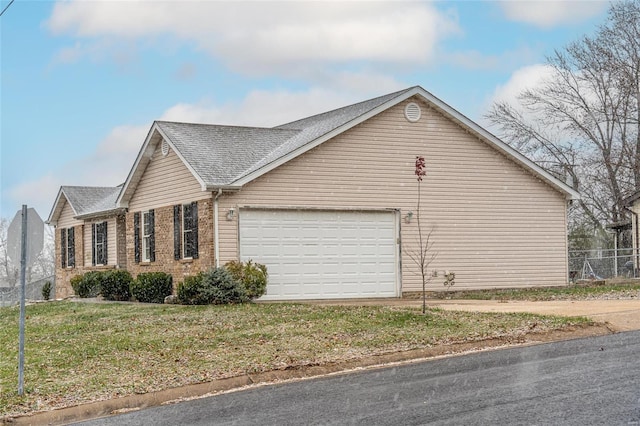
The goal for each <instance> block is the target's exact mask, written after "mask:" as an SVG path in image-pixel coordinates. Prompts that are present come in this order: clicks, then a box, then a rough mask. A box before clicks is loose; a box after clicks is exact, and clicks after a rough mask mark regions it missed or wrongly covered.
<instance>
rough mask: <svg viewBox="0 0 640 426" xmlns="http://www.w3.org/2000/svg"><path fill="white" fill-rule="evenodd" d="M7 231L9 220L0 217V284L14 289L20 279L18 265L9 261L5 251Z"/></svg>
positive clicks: (7, 253)
mask: <svg viewBox="0 0 640 426" xmlns="http://www.w3.org/2000/svg"><path fill="white" fill-rule="evenodd" d="M8 230H9V220H8V219H5V218H3V217H0V283H5V284H6V285H8V286H9V287H15V286H16V284H17V283H18V279H19V278H20V276H19V274H20V270H19V269H18V265H17V264H16V263H14V262H12V261H11V259H9V252H8V250H7V231H8Z"/></svg>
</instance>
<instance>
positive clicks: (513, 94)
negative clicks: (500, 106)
mask: <svg viewBox="0 0 640 426" xmlns="http://www.w3.org/2000/svg"><path fill="white" fill-rule="evenodd" d="M552 74H553V68H552V67H551V66H549V65H544V64H534V65H529V66H526V67H523V68H520V69H518V70H516V71H515V72H514V73H513V74H512V75H511V78H509V80H508V81H507V82H506V83H505V84H502V85H499V86H498V87H496V89H495V91H494V92H493V95H492V96H491V99H490V103H493V102H507V103H509V104H511V105H515V104H516V100H517V97H518V95H519V94H520V93H522V92H523V91H524V90H526V89H533V88H535V87H536V86H538V85H539V84H540V83H542V82H543V81H544V80H545V79H547V78H549V77H551V75H552Z"/></svg>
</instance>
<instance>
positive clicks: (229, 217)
mask: <svg viewBox="0 0 640 426" xmlns="http://www.w3.org/2000/svg"><path fill="white" fill-rule="evenodd" d="M235 215H236V211H235V209H233V208H230V209H229V211H228V212H227V220H233V218H234V216H235Z"/></svg>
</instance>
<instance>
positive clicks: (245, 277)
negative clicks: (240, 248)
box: [224, 260, 268, 300]
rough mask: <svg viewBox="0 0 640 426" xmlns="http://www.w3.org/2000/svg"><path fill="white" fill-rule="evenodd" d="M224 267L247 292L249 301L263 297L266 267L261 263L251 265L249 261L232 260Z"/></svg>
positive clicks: (265, 287)
mask: <svg viewBox="0 0 640 426" xmlns="http://www.w3.org/2000/svg"><path fill="white" fill-rule="evenodd" d="M224 267H225V268H226V269H227V270H228V271H229V273H230V274H231V275H232V276H233V278H235V279H236V280H237V281H240V282H241V283H242V285H244V288H245V290H246V292H247V297H248V298H249V299H252V300H253V299H257V298H258V297H260V296H264V294H265V292H266V291H267V278H268V274H267V267H266V266H265V265H263V264H261V263H253V262H252V261H251V260H249V261H247V263H244V262H238V261H236V260H232V261H231V262H227V263H226V264H225V265H224Z"/></svg>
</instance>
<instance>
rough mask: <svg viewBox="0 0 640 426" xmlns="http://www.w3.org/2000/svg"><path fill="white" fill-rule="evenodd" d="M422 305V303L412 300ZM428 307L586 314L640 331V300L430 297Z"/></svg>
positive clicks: (620, 327)
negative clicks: (457, 298) (530, 300)
mask: <svg viewBox="0 0 640 426" xmlns="http://www.w3.org/2000/svg"><path fill="white" fill-rule="evenodd" d="M411 302H412V304H413V303H415V304H417V305H421V303H422V302H419V301H413V300H412V301H411ZM427 304H428V306H430V307H434V308H442V309H448V310H455V311H471V312H531V313H536V314H550V315H565V316H585V317H588V318H591V319H592V320H594V321H598V322H606V323H608V324H609V328H611V329H612V330H613V331H631V330H640V300H638V299H635V300H554V301H543V302H529V301H504V302H503V301H498V300H430V301H428V302H427Z"/></svg>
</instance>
